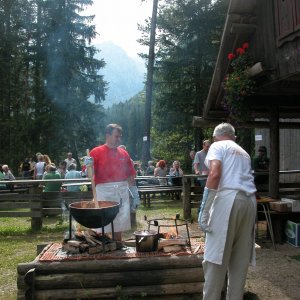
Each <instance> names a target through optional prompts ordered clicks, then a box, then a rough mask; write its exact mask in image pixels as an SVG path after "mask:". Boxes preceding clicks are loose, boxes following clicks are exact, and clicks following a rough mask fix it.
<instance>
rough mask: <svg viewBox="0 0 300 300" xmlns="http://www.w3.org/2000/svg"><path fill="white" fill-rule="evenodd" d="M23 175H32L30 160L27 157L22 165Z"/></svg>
mask: <svg viewBox="0 0 300 300" xmlns="http://www.w3.org/2000/svg"><path fill="white" fill-rule="evenodd" d="M20 170H21V174H22V177H24V178H26V177H30V161H29V158H27V157H26V158H25V160H24V161H23V162H22V163H21V166H20Z"/></svg>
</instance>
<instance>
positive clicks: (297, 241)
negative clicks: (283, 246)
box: [285, 221, 300, 247]
mask: <svg viewBox="0 0 300 300" xmlns="http://www.w3.org/2000/svg"><path fill="white" fill-rule="evenodd" d="M285 234H286V238H287V242H288V243H289V244H291V245H293V246H296V247H300V223H295V222H292V221H287V222H286V225H285Z"/></svg>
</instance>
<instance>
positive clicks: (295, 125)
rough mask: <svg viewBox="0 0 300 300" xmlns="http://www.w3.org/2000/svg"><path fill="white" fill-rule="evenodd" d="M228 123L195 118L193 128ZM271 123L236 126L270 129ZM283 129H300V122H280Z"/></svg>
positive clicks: (245, 123)
mask: <svg viewBox="0 0 300 300" xmlns="http://www.w3.org/2000/svg"><path fill="white" fill-rule="evenodd" d="M222 122H226V119H225V118H224V119H221V118H220V119H207V118H203V117H197V116H194V117H193V121H192V126H193V127H201V128H210V127H215V126H217V125H218V124H220V123H222ZM270 124H271V122H268V121H251V122H244V123H240V124H239V125H235V127H236V128H270ZM279 128H281V129H300V122H279Z"/></svg>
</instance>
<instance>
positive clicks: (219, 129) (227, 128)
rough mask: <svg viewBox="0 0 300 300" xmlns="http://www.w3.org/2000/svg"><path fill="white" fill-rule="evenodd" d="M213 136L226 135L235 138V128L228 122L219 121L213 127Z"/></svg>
mask: <svg viewBox="0 0 300 300" xmlns="http://www.w3.org/2000/svg"><path fill="white" fill-rule="evenodd" d="M213 136H228V137H232V138H235V129H234V127H233V126H232V125H231V124H229V123H221V124H219V125H218V126H216V127H215V129H214V133H213Z"/></svg>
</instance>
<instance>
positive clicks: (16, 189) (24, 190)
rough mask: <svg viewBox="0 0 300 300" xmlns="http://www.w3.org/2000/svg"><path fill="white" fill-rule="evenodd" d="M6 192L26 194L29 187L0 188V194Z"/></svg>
mask: <svg viewBox="0 0 300 300" xmlns="http://www.w3.org/2000/svg"><path fill="white" fill-rule="evenodd" d="M7 193H18V194H24V193H26V194H28V193H29V188H25V187H14V188H12V189H4V190H0V194H7Z"/></svg>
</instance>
